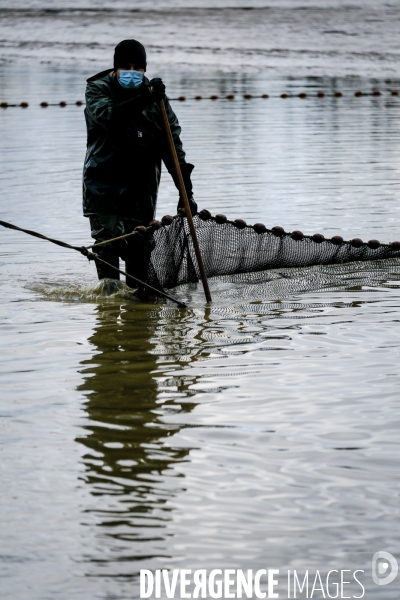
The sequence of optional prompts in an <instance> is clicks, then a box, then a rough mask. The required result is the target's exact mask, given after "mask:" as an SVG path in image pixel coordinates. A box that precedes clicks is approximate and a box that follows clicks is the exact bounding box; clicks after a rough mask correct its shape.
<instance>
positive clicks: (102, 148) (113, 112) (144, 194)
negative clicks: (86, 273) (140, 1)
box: [83, 40, 197, 287]
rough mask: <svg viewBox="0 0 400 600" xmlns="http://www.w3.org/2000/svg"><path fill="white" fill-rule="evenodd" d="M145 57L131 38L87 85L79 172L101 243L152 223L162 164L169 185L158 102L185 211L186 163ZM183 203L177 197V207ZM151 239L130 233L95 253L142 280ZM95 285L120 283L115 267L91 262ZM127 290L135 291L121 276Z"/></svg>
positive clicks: (170, 167)
mask: <svg viewBox="0 0 400 600" xmlns="http://www.w3.org/2000/svg"><path fill="white" fill-rule="evenodd" d="M146 66H147V63H146V51H145V49H144V47H143V46H142V44H141V43H140V42H137V41H136V40H124V41H123V42H121V43H120V44H118V45H117V46H116V48H115V53H114V68H113V69H107V70H106V71H103V72H101V73H98V74H97V75H94V76H93V77H90V78H89V79H88V80H87V88H86V108H85V118H86V126H87V151H86V157H85V164H84V170H83V213H84V215H85V216H86V217H89V219H90V227H91V232H92V237H93V238H94V239H95V240H96V241H97V242H100V241H105V240H107V239H111V238H115V237H118V236H120V235H123V234H124V233H130V232H131V231H133V230H134V228H135V227H136V226H138V225H145V226H147V225H149V223H150V222H151V221H152V220H153V219H154V217H155V210H156V203H157V194H158V187H159V184H160V177H161V161H163V162H164V163H165V165H166V167H167V169H168V171H169V172H170V173H171V175H172V177H173V178H174V181H175V183H176V178H175V173H174V167H173V163H172V159H171V156H170V152H169V148H168V145H167V138H166V135H165V132H164V130H163V122H162V116H161V111H160V107H159V102H160V101H161V100H164V103H165V108H166V111H167V115H168V119H169V123H170V126H171V131H172V136H173V139H174V143H175V148H176V151H177V154H178V159H179V163H180V165H181V170H182V175H183V179H184V182H185V187H186V191H187V194H188V197H189V198H190V204H191V209H192V213H193V214H195V213H196V212H197V205H196V203H195V202H194V200H193V196H192V184H191V180H190V174H191V172H192V170H193V165H191V164H189V163H187V162H186V160H185V152H184V151H183V148H182V142H181V140H180V137H179V136H180V133H181V128H180V126H179V123H178V119H177V118H176V116H175V114H174V112H173V111H172V108H171V106H170V104H169V102H168V100H167V98H166V96H165V85H164V83H163V81H162V80H161V79H159V78H155V79H151V80H150V81H149V80H148V79H147V78H146V77H145V71H146ZM182 202H183V200H182V199H181V198H180V200H179V203H178V207H179V206H181V205H182V204H181V203H182ZM152 247H153V241H152V239H149V238H148V239H145V238H144V237H143V236H139V235H134V236H132V237H131V238H128V240H121V241H120V242H115V243H114V244H112V245H107V246H102V247H101V246H100V247H99V248H98V249H96V251H97V253H98V255H99V256H100V258H102V259H103V260H105V261H106V262H108V263H110V264H111V265H113V266H115V267H118V266H119V257H121V258H122V259H123V260H125V263H126V265H125V269H126V271H127V272H128V273H129V274H131V275H134V276H135V277H137V278H138V279H140V280H142V281H143V280H145V279H146V275H147V269H148V264H149V259H150V253H151V250H152ZM96 266H97V273H98V277H99V279H104V278H106V277H109V278H113V279H119V274H118V272H117V271H115V270H114V269H111V268H109V267H107V266H105V265H102V264H100V263H99V264H97V265H96ZM127 284H128V285H130V286H131V287H132V286H135V284H134V283H133V281H132V280H131V279H129V278H127Z"/></svg>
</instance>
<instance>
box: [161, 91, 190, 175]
mask: <svg viewBox="0 0 400 600" xmlns="http://www.w3.org/2000/svg"><path fill="white" fill-rule="evenodd" d="M164 104H165V110H166V112H167V116H168V121H169V126H170V127H171V133H172V137H173V140H174V145H175V149H176V153H177V155H178V160H179V164H180V165H183V164H185V163H186V160H185V156H186V154H185V152H184V150H183V145H182V141H181V138H180V135H181V131H182V129H181V126H180V125H179V121H178V118H177V116H176V114H175V113H174V111H173V110H172V108H171V105H170V103H169V102H168V99H167V98H166V99H165V100H164ZM160 118H162V117H161V114H160ZM163 129H164V127H163ZM164 136H165V143H164V145H163V152H162V157H161V158H162V160H163V162H164V164H165V166H166V167H167V170H168V173H170V175H171V177H172V178H173V180H174V181H175V167H174V162H173V160H172V156H171V151H170V149H169V145H168V141H167V138H166V134H165V133H164ZM175 185H176V182H175Z"/></svg>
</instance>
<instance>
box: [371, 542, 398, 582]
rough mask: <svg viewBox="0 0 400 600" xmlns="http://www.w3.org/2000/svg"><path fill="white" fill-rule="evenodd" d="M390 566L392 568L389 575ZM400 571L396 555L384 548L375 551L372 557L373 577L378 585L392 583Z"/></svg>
mask: <svg viewBox="0 0 400 600" xmlns="http://www.w3.org/2000/svg"><path fill="white" fill-rule="evenodd" d="M389 566H390V568H391V570H390V571H389V574H388V575H387V573H388V569H389ZM398 572H399V565H398V564H397V560H396V559H395V557H394V556H392V555H391V554H389V552H384V551H383V550H381V551H380V552H375V554H374V556H373V558H372V579H373V580H374V583H376V585H388V583H392V581H394V580H395V579H396V577H397V573H398ZM382 575H383V577H382Z"/></svg>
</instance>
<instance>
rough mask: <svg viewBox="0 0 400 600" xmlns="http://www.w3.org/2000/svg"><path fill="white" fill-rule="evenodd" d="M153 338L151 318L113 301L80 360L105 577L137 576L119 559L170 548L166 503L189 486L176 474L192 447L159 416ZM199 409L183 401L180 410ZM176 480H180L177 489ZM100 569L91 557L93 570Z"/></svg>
mask: <svg viewBox="0 0 400 600" xmlns="http://www.w3.org/2000/svg"><path fill="white" fill-rule="evenodd" d="M146 317H147V313H146ZM152 335H153V327H152V324H151V321H149V319H148V318H146V319H143V313H142V312H140V311H137V310H135V307H134V306H129V304H125V305H124V307H123V311H120V307H119V306H118V307H116V306H115V305H113V306H109V307H99V309H98V316H97V323H96V326H95V329H94V332H93V334H92V336H91V337H90V339H89V341H90V343H91V344H92V346H93V349H94V352H93V355H92V357H91V358H90V359H89V360H86V361H84V362H83V363H82V366H83V369H82V371H81V372H82V374H83V376H84V382H83V384H82V385H81V386H80V387H79V390H80V391H82V392H83V393H84V394H85V396H86V398H87V401H86V404H85V410H86V412H87V416H88V419H89V423H88V424H87V425H86V430H87V435H86V436H85V437H80V438H78V439H77V441H78V442H79V443H80V444H83V445H84V446H85V447H86V448H87V449H88V450H87V451H86V453H85V454H84V456H83V461H84V464H85V468H86V473H85V476H84V481H85V482H86V484H87V485H88V486H89V487H90V490H91V494H92V497H93V505H92V506H91V507H90V508H86V510H85V512H86V513H88V512H89V513H90V514H91V515H92V517H94V518H95V522H96V525H97V526H99V527H100V528H101V530H99V534H101V540H99V546H98V547H97V548H96V549H94V550H95V552H97V559H100V558H101V561H104V562H103V564H102V565H100V566H101V568H102V572H103V574H104V573H105V572H107V571H108V569H110V570H111V571H112V574H116V573H117V572H119V570H122V571H125V572H129V573H130V575H132V573H133V572H134V570H137V567H134V568H133V565H132V564H130V565H129V566H128V565H127V564H126V563H121V564H120V565H116V564H115V561H119V560H126V556H130V557H133V558H132V559H131V560H134V559H135V558H140V557H141V556H146V557H147V558H149V559H150V558H151V556H157V555H159V553H160V546H162V547H163V550H162V551H163V552H164V553H165V554H167V553H168V549H167V546H166V544H164V539H165V535H166V534H165V527H166V523H167V522H168V521H169V520H170V519H171V516H170V514H171V507H170V506H169V502H168V500H169V498H170V497H171V496H173V495H174V494H176V493H180V492H182V490H183V480H182V478H181V475H180V476H179V477H178V478H176V479H175V478H174V473H173V469H174V466H175V465H176V464H179V463H180V462H182V461H183V460H185V459H186V457H187V455H188V453H189V449H188V448H177V447H175V446H174V445H173V442H172V439H173V435H174V434H175V433H177V432H179V430H180V427H179V426H178V425H174V424H171V423H169V424H165V423H163V416H162V415H160V412H163V408H162V406H163V405H162V404H160V403H159V402H157V400H158V398H159V394H158V390H157V383H156V381H155V379H154V377H153V376H152V375H151V372H154V371H155V370H156V368H157V363H156V359H157V356H156V355H155V354H154V353H153V352H154V344H152V343H151V341H150V340H149V336H152ZM194 406H195V404H192V403H187V402H185V403H184V404H183V405H182V408H181V410H185V411H191V410H193V408H194ZM170 439H171V441H169V440H170ZM166 470H168V471H169V472H168V475H167V474H165V473H164V472H165V471H166ZM170 480H172V481H175V482H176V485H174V486H173V489H172V491H171V485H170V483H168V482H169V481H170ZM106 539H108V540H109V541H108V542H107V541H105V540H106ZM133 542H141V544H140V545H137V544H134V543H133ZM164 546H165V547H164ZM107 567H108V569H107ZM96 569H97V563H96V564H95V563H94V562H93V564H92V566H91V571H92V570H95V571H96ZM109 572H110V571H108V573H109Z"/></svg>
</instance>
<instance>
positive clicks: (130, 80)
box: [118, 70, 143, 90]
mask: <svg viewBox="0 0 400 600" xmlns="http://www.w3.org/2000/svg"><path fill="white" fill-rule="evenodd" d="M118 81H119V84H120V85H121V86H122V87H123V88H125V89H126V90H129V89H134V88H138V87H139V86H140V85H142V82H143V73H142V72H141V71H122V70H121V71H120V72H119V78H118Z"/></svg>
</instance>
